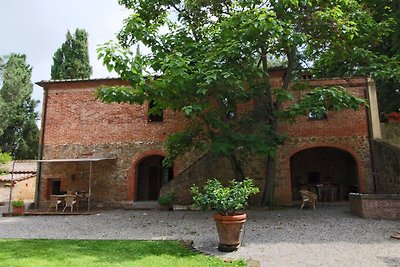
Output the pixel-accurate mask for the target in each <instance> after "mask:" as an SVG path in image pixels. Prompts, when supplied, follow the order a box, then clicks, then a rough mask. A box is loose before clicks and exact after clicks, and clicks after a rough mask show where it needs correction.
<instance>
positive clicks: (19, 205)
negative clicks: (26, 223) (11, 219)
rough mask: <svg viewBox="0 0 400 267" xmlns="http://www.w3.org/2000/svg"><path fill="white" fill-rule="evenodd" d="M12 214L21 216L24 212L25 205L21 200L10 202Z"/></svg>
mask: <svg viewBox="0 0 400 267" xmlns="http://www.w3.org/2000/svg"><path fill="white" fill-rule="evenodd" d="M11 205H12V207H13V213H14V214H23V213H24V212H25V203H24V201H23V200H14V201H12V202H11Z"/></svg>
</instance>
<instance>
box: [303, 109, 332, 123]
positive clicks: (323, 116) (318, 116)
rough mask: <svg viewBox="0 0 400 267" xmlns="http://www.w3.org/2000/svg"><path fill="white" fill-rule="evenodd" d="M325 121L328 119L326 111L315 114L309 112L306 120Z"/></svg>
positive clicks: (312, 111)
mask: <svg viewBox="0 0 400 267" xmlns="http://www.w3.org/2000/svg"><path fill="white" fill-rule="evenodd" d="M327 119H328V113H327V112H326V111H322V112H316V111H314V110H310V112H308V120H312V121H318V120H327Z"/></svg>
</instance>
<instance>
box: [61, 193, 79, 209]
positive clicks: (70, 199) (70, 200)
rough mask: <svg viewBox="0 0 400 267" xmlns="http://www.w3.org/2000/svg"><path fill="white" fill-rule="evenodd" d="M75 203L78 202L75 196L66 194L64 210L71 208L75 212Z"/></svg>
mask: <svg viewBox="0 0 400 267" xmlns="http://www.w3.org/2000/svg"><path fill="white" fill-rule="evenodd" d="M75 203H76V199H75V196H66V197H65V206H64V209H63V211H62V212H64V211H65V209H66V208H71V212H73V211H74V205H75Z"/></svg>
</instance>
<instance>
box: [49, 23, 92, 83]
mask: <svg viewBox="0 0 400 267" xmlns="http://www.w3.org/2000/svg"><path fill="white" fill-rule="evenodd" d="M87 39H88V33H87V32H86V31H85V30H84V29H76V31H75V34H74V35H72V34H71V33H70V31H68V32H67V35H66V40H65V42H64V43H63V44H62V45H61V47H60V48H58V49H57V51H56V52H55V53H54V56H53V65H52V66H51V79H52V80H65V79H87V78H89V77H90V75H91V74H92V67H91V66H90V64H89V51H88V40H87Z"/></svg>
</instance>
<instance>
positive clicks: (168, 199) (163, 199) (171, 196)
mask: <svg viewBox="0 0 400 267" xmlns="http://www.w3.org/2000/svg"><path fill="white" fill-rule="evenodd" d="M157 201H158V204H160V205H164V206H167V205H172V203H173V202H174V201H175V193H168V194H165V195H163V196H159V197H158V199H157Z"/></svg>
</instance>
